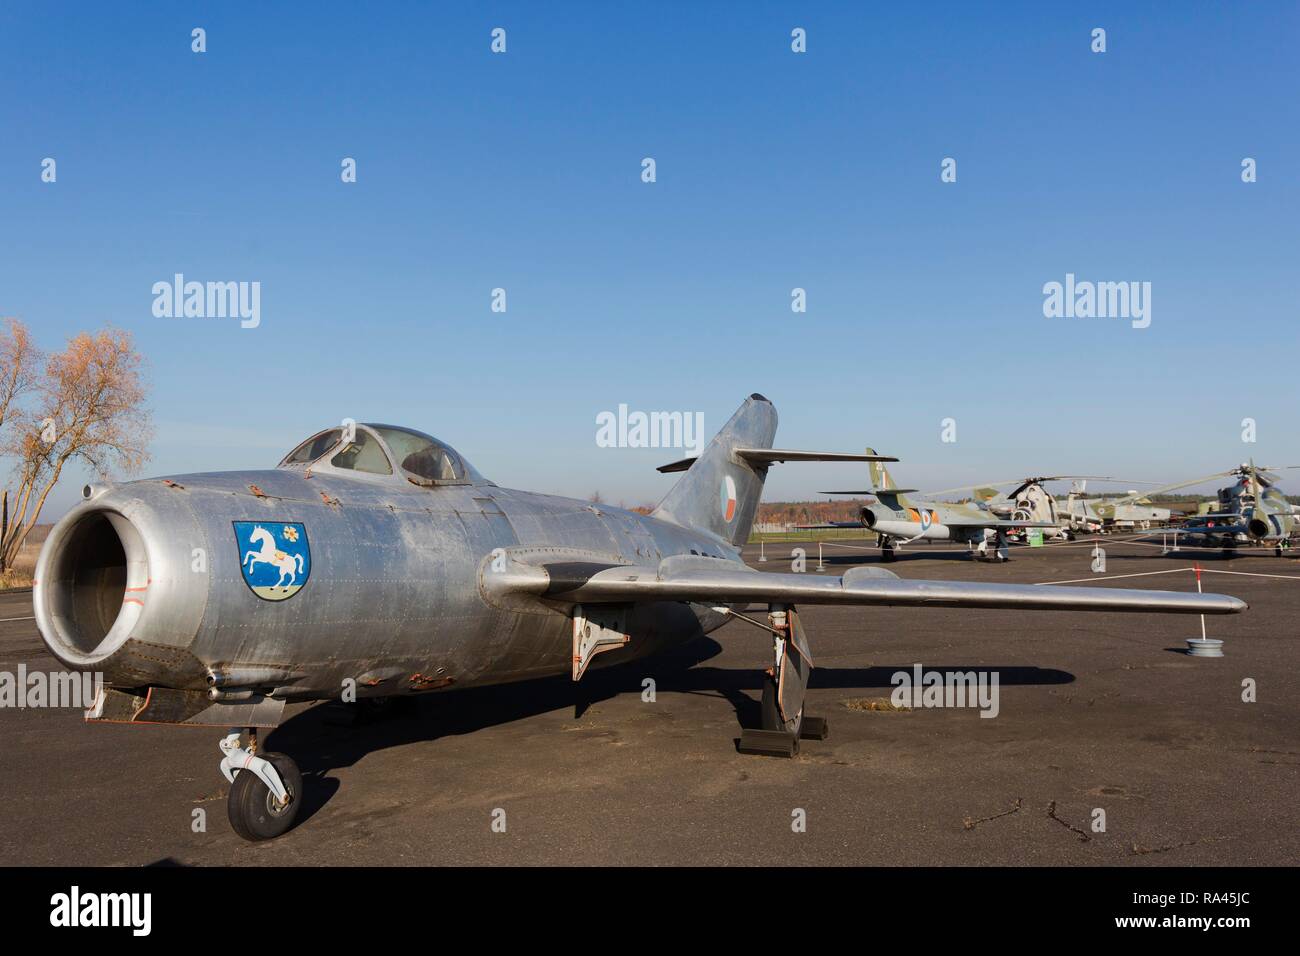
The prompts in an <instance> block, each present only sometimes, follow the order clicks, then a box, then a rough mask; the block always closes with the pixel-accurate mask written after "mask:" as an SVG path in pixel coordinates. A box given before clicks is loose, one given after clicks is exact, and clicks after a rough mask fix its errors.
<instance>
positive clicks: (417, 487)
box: [33, 395, 1246, 840]
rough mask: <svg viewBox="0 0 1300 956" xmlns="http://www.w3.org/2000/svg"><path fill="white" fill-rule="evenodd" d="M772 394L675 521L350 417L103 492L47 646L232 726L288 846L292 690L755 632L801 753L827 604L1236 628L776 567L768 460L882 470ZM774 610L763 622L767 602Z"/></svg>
mask: <svg viewBox="0 0 1300 956" xmlns="http://www.w3.org/2000/svg"><path fill="white" fill-rule="evenodd" d="M776 425H777V416H776V410H775V409H774V408H773V406H772V403H771V402H769V401H768V400H767V399H766V398H764V397H763V396H761V395H751V396H750V397H749V398H748V399H747V400H746V401H745V402H744V404H743V405H742V406H741V407H740V409H739V410H738V411H737V412H736V413H735V415H734V416H733V417H732V418H731V419H730V420H729V421H728V422H727V423H726V425H725V426H723V428H722V430H721V431H719V432H718V434H717V435H716V436H715V437H714V438H713V439H712V441H711V442H710V443H709V444H708V445H707V446H706V448H705V449H704V451H703V452H702V453H701V454H700V455H699V457H698V458H697V459H695V460H691V461H689V463H687V464H685V465H684V468H683V469H681V470H684V471H685V474H683V475H682V477H681V478H680V479H679V480H678V481H677V482H676V484H674V485H673V487H672V489H671V490H670V491H669V492H668V494H667V496H666V497H665V498H664V499H663V501H662V502H660V504H659V506H658V507H657V508H656V509H655V511H654V512H653V513H652V514H650V515H640V514H636V513H632V512H629V511H624V510H622V509H620V508H611V507H607V506H605V505H600V504H593V503H591V502H587V501H579V500H574V499H570V498H560V497H555V496H551V495H543V494H533V493H530V492H525V491H515V490H511V489H508V488H502V487H499V486H497V485H496V484H494V483H492V482H491V481H488V480H487V479H486V478H484V477H483V476H482V475H480V474H479V473H478V472H477V471H476V470H475V469H474V468H473V467H472V466H471V465H470V464H469V463H468V462H467V461H466V460H465V459H464V458H463V457H462V456H461V455H460V454H459V453H457V452H456V451H455V450H454V449H453V448H452V447H451V446H449V445H447V444H444V443H443V442H440V441H438V440H437V439H435V438H432V437H430V436H429V435H426V434H424V433H422V432H419V431H415V430H412V429H409V428H398V427H392V426H388V425H365V424H352V423H349V424H348V425H347V426H345V427H340V428H329V429H326V430H324V431H322V432H320V433H318V434H316V435H313V436H312V437H310V438H308V439H307V440H306V441H304V442H303V443H302V444H300V445H299V446H298V447H296V448H295V449H293V451H291V452H290V453H289V454H288V455H287V456H286V457H285V458H284V459H283V460H282V461H281V462H280V464H279V465H278V466H277V467H276V468H273V469H270V470H265V471H231V472H215V473H206V474H190V475H175V476H172V477H169V478H155V479H145V480H140V481H132V482H128V483H124V484H120V485H116V486H96V485H91V486H88V487H87V488H86V489H85V492H84V500H83V501H82V502H80V503H79V504H78V505H77V506H76V507H74V508H73V509H72V510H71V511H70V512H69V513H68V514H67V515H66V516H64V517H63V518H62V519H61V520H60V521H59V522H58V523H57V524H56V525H55V527H54V528H53V529H52V531H51V533H50V535H49V537H48V539H47V540H46V542H45V545H44V548H43V549H42V551H41V555H40V558H39V561H38V564H37V569H36V574H35V578H36V582H35V584H34V587H33V600H34V604H35V614H36V621H37V626H38V627H39V629H40V632H41V635H42V637H43V639H44V641H45V645H46V647H47V648H48V649H49V651H50V653H51V654H53V655H54V656H55V657H56V658H58V660H59V661H61V662H62V663H63V664H64V665H65V666H67V667H68V668H71V669H73V670H77V671H95V672H99V673H100V674H102V675H103V679H104V682H105V686H104V688H103V690H102V692H101V693H100V694H99V695H98V697H97V698H96V700H95V703H94V706H93V707H92V708H91V709H90V710H89V711H88V712H87V719H88V720H90V721H92V722H99V721H119V722H123V723H128V724H131V723H152V724H158V723H172V724H188V725H199V726H213V727H221V728H224V729H225V731H226V735H225V737H224V738H223V739H222V740H221V742H220V749H221V752H222V754H223V759H222V761H221V770H222V772H223V773H224V774H225V776H226V778H227V779H228V780H229V781H230V782H231V787H230V792H229V796H228V800H227V809H228V813H229V816H230V821H231V824H232V827H233V829H234V830H235V832H236V833H238V834H239V835H240V836H242V837H244V838H246V839H250V840H261V839H268V838H271V837H275V836H278V835H279V834H281V833H283V832H284V831H286V830H287V829H288V828H289V827H290V826H291V825H292V823H293V821H294V818H295V816H296V815H297V813H298V808H299V806H300V805H301V803H302V797H303V789H302V788H303V780H302V776H301V774H300V773H299V770H298V767H297V765H296V764H295V762H294V761H293V759H292V758H291V757H290V756H288V755H286V754H282V753H271V752H263V751H262V750H260V749H259V747H258V742H257V731H258V728H266V727H274V726H277V725H278V724H279V722H280V719H281V716H282V712H283V710H284V708H285V705H286V703H287V702H289V701H310V700H347V699H348V698H347V696H346V692H347V691H348V690H349V688H350V689H352V690H353V691H355V694H356V697H357V700H359V701H361V700H366V699H370V698H386V697H394V696H405V695H416V694H427V693H434V692H445V691H446V690H447V689H450V688H461V687H471V686H476V685H487V684H504V683H509V682H513V681H522V680H527V679H531V678H544V677H552V676H555V675H561V674H564V675H568V676H569V677H571V678H572V679H573V680H575V681H576V680H579V679H580V678H581V677H582V676H583V674H584V673H585V671H586V670H587V667H588V665H589V664H590V663H591V662H592V660H593V658H594V657H595V656H596V655H598V654H599V655H600V663H602V664H612V663H616V662H620V661H628V660H632V659H636V658H641V657H644V656H646V655H649V654H653V653H655V652H658V651H661V650H663V649H665V648H668V647H672V646H674V645H678V644H682V643H684V642H687V641H690V640H692V639H695V638H698V637H700V636H701V635H703V634H706V633H708V632H710V631H713V630H715V629H716V628H718V627H720V626H722V625H723V624H725V623H727V622H728V621H730V620H732V619H740V620H742V621H743V622H744V623H746V624H747V625H751V626H754V627H756V628H757V629H759V630H761V631H762V632H763V635H764V638H765V640H766V641H768V642H769V643H768V651H767V660H766V662H765V663H761V664H760V663H759V662H758V661H756V667H761V666H765V667H766V668H767V670H766V676H765V679H764V681H763V693H762V707H761V713H762V715H763V716H762V728H761V729H755V730H746V731H744V733H743V734H742V737H741V750H742V751H743V752H746V753H774V754H781V755H785V756H788V755H790V754H791V753H792V752H793V751H794V749H795V748H797V745H798V740H799V738H800V737H801V736H802V737H805V738H806V737H815V736H821V735H824V733H825V722H824V721H822V720H820V719H819V718H815V717H811V716H805V714H804V693H805V690H806V688H807V685H808V677H809V672H810V669H811V668H812V666H813V655H812V650H811V648H810V644H809V640H808V636H807V634H806V633H805V630H804V627H803V624H802V620H801V617H800V613H799V610H798V609H799V608H800V607H801V606H803V605H809V604H838V605H885V606H905V607H916V608H924V607H940V608H951V607H970V608H1001V609H1010V610H1014V611H1028V610H1053V609H1056V610H1072V611H1080V610H1085V611H1130V612H1171V613H1187V614H1230V613H1233V612H1236V611H1240V610H1242V609H1243V608H1244V607H1245V606H1246V605H1245V603H1244V602H1242V601H1240V600H1238V599H1237V598H1233V597H1228V596H1226V595H1217V594H1206V595H1200V594H1192V593H1173V592H1168V591H1140V590H1128V589H1114V588H1097V587H1051V586H1041V587H1040V586H1033V585H1020V584H999V583H991V582H980V583H966V582H951V581H906V580H900V579H899V578H898V577H897V576H896V575H894V574H892V573H890V572H889V571H887V570H885V569H883V568H878V567H858V568H851V569H849V570H847V571H845V572H844V574H843V575H841V576H827V575H816V574H807V573H802V574H800V573H764V572H759V571H756V570H753V569H752V568H750V567H749V566H748V565H746V564H745V563H744V562H743V561H742V560H741V546H742V545H743V544H744V543H745V542H746V540H747V539H748V536H749V531H750V526H751V523H752V522H753V520H754V515H755V512H756V509H757V507H758V503H759V497H760V494H761V492H762V488H763V483H764V480H765V478H766V477H767V473H768V469H769V468H770V466H771V465H773V464H774V463H777V462H786V461H827V460H830V461H870V462H872V464H873V465H876V464H879V463H880V462H881V461H885V460H893V459H882V458H881V457H880V456H875V455H870V454H868V455H840V454H824V453H818V452H801V451H786V450H782V449H774V448H773V447H772V443H773V439H774V438H775V435H776ZM751 603H757V604H759V605H761V606H763V609H764V610H763V612H760V614H759V615H758V616H751V615H749V614H747V613H745V609H746V608H747V607H748V605H750V604H751Z"/></svg>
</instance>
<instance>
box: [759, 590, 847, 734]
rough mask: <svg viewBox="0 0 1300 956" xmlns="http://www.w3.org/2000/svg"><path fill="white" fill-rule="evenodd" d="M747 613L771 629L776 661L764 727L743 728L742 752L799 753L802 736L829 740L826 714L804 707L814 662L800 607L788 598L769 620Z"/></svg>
mask: <svg viewBox="0 0 1300 956" xmlns="http://www.w3.org/2000/svg"><path fill="white" fill-rule="evenodd" d="M738 616H740V615H738ZM743 619H744V620H746V621H748V622H749V623H751V624H754V625H756V626H758V627H762V628H763V629H764V630H766V631H769V632H770V633H771V635H772V655H773V665H772V666H771V667H770V668H768V669H767V670H766V671H765V672H764V675H763V700H762V704H761V707H760V711H761V714H762V727H761V729H756V730H755V729H751V730H745V731H742V732H741V735H740V752H741V753H743V754H756V755H759V756H765V757H793V756H794V755H795V754H797V753H798V752H799V741H800V740H801V739H803V740H825V739H826V737H827V736H829V733H830V728H829V726H828V725H827V723H826V720H825V718H822V717H810V716H808V715H807V714H805V713H804V695H805V693H806V692H807V690H808V675H809V673H810V672H811V671H812V666H813V664H812V653H811V652H810V651H809V650H808V638H807V636H806V635H805V634H804V629H803V624H802V623H801V622H800V620H799V616H798V614H797V613H796V612H795V609H794V608H793V607H790V606H788V605H784V604H773V605H771V606H770V607H769V608H768V614H767V622H768V623H767V625H766V626H764V625H763V624H761V623H760V622H758V621H755V620H753V619H752V618H748V617H745V618H743Z"/></svg>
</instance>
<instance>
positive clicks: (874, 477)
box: [867, 448, 907, 505]
mask: <svg viewBox="0 0 1300 956" xmlns="http://www.w3.org/2000/svg"><path fill="white" fill-rule="evenodd" d="M876 453H877V452H876V450H875V449H874V448H868V449H867V454H868V455H874V454H876ZM867 467H868V468H870V469H871V487H872V489H874V491H875V493H876V497H877V498H889V499H890V500H889V501H887V502H885V504H893V503H894V502H897V504H899V505H906V504H907V498H906V497H905V496H904V495H890V494H882V492H884V491H885V489H887V488H897V487H898V485H896V484H895V483H894V479H893V478H891V477H890V475H889V469H888V468H886V467H885V463H884V462H883V461H873V462H869V463H868V464H867Z"/></svg>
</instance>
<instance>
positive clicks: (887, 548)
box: [880, 534, 897, 561]
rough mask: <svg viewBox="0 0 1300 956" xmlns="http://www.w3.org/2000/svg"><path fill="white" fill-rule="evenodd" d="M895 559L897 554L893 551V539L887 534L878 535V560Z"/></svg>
mask: <svg viewBox="0 0 1300 956" xmlns="http://www.w3.org/2000/svg"><path fill="white" fill-rule="evenodd" d="M896 559H897V555H896V554H895V552H894V539H893V538H891V537H889V536H888V535H883V534H882V535H881V536H880V560H881V561H894V560H896Z"/></svg>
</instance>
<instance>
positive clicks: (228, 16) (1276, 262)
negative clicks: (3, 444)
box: [0, 2, 1300, 514]
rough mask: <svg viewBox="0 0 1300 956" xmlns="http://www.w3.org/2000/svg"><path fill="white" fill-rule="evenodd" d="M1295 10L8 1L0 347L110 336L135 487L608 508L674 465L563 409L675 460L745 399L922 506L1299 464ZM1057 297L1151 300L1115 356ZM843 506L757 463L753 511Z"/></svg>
mask: <svg viewBox="0 0 1300 956" xmlns="http://www.w3.org/2000/svg"><path fill="white" fill-rule="evenodd" d="M1298 10H1300V5H1297V4H1296V3H1252V4H1249V5H1243V4H1194V3H1186V4H1183V3H1180V4H1148V3H1143V4H1134V3H1115V4H1053V3H1025V4H997V5H989V6H988V7H983V6H981V5H977V4H972V3H953V4H926V5H920V4H905V5H904V4H871V5H868V4H843V5H839V4H833V3H817V4H810V5H797V4H740V3H707V4H687V3H660V4H617V5H616V4H603V3H602V4H597V3H593V4H546V5H542V4H533V3H521V4H491V3H488V4H473V5H471V4H426V3H409V4H385V5H382V7H381V6H380V5H363V4H356V3H320V4H314V5H312V6H310V7H302V8H294V7H292V6H291V5H288V4H265V3H252V2H238V3H236V2H231V3H209V4H185V3H167V4H163V3H157V4H138V3H114V4H93V5H92V4H7V5H6V6H5V7H4V8H2V9H0V219H2V220H3V223H4V229H3V231H2V232H0V244H2V245H0V314H3V315H14V316H17V317H19V318H21V319H22V320H24V321H25V322H27V323H28V324H29V325H30V326H31V327H32V328H33V329H34V330H35V331H36V333H37V335H38V338H39V339H40V342H41V344H42V345H43V346H45V347H46V348H53V347H57V346H58V345H59V344H61V342H62V341H63V340H64V339H65V338H66V337H67V336H68V335H70V334H72V333H74V332H76V331H78V330H81V329H85V328H89V327H95V326H98V325H101V324H103V323H112V324H114V325H117V326H120V327H123V328H126V329H129V330H131V331H132V332H133V333H134V334H135V336H136V338H137V340H138V343H139V345H140V347H141V349H142V350H143V351H144V353H145V354H146V356H147V357H148V360H149V364H150V382H151V394H152V404H153V414H154V417H155V420H156V421H157V423H158V434H157V437H156V440H155V441H154V443H153V448H152V450H153V459H154V460H153V462H152V463H151V464H150V466H149V468H148V472H147V473H150V474H165V473H174V472H180V471H192V470H205V469H222V468H236V467H263V466H265V467H269V466H271V465H273V464H274V463H275V461H276V460H278V457H279V455H280V454H281V453H282V452H283V451H285V450H287V449H288V448H289V447H290V446H291V445H292V444H294V443H295V442H296V441H297V440H298V439H300V438H302V437H304V436H305V435H307V434H308V433H310V432H312V431H313V430H315V429H316V428H318V427H321V426H323V425H326V424H329V423H333V422H336V421H338V420H339V419H341V418H343V417H345V416H350V417H353V418H356V419H358V420H363V421H364V420H381V421H388V422H395V423H403V424H411V425H414V426H416V427H420V428H423V429H425V430H426V431H429V432H432V433H433V434H435V435H438V436H440V437H442V438H444V439H445V440H447V441H449V442H451V443H452V444H454V445H455V446H457V447H458V448H459V449H460V450H461V451H462V452H463V453H464V454H465V455H466V456H467V457H469V458H470V459H471V460H472V461H473V462H474V463H475V464H476V465H477V466H478V468H479V469H480V470H481V471H482V472H483V473H484V474H486V475H487V476H488V477H490V478H492V479H493V480H495V481H497V482H499V483H501V484H508V485H512V486H516V487H525V488H534V489H537V490H544V491H553V492H559V493H566V494H573V495H579V496H582V495H586V494H587V493H589V492H591V491H592V490H594V489H599V490H600V491H601V492H603V493H604V495H605V497H606V498H607V500H614V501H618V500H624V501H626V502H627V503H628V504H635V503H640V502H645V501H653V500H657V498H658V497H659V496H660V495H661V494H662V493H663V491H665V490H666V489H667V487H668V486H669V484H670V483H671V479H670V478H669V477H666V476H661V475H657V474H656V473H655V472H654V471H653V466H654V465H656V464H659V463H661V462H662V461H665V460H670V459H672V458H676V457H678V455H677V454H676V453H674V452H671V451H670V452H669V453H667V454H665V453H664V452H663V451H655V450H644V451H643V450H627V449H612V450H611V449H602V448H598V447H597V446H596V443H595V437H594V436H595V431H596V427H595V416H596V414H597V413H598V412H600V411H602V410H613V409H615V408H617V406H618V404H619V403H626V404H628V405H629V406H631V407H632V408H633V409H642V410H656V409H670V410H672V409H677V410H685V411H702V412H703V413H704V415H705V421H706V427H707V428H708V430H709V432H710V433H711V432H712V431H713V430H714V429H715V428H716V427H717V426H718V425H720V424H721V423H722V421H723V420H724V419H725V418H726V417H727V416H729V415H730V413H731V412H732V411H733V410H734V408H735V407H736V406H737V405H738V404H739V402H740V401H741V400H742V398H743V397H744V396H745V395H747V394H749V393H750V392H753V391H760V392H763V393H764V394H766V395H768V396H769V397H770V398H771V399H772V400H773V401H774V402H775V403H776V405H777V408H778V410H779V412H780V414H781V422H782V424H781V429H780V432H779V434H778V443H779V444H783V445H786V446H790V447H804V448H825V449H841V450H844V449H847V450H854V449H860V448H861V447H862V446H864V445H866V444H871V445H874V446H875V447H877V448H878V449H880V450H881V451H882V452H885V453H888V454H894V455H898V456H900V457H902V458H903V459H904V462H903V464H901V465H899V466H896V477H898V478H899V479H900V481H902V482H903V483H905V484H908V485H921V486H922V487H926V486H930V487H933V486H936V485H938V486H945V485H955V484H963V483H966V482H968V481H979V480H991V479H996V478H1001V477H1012V476H1014V475H1017V474H1019V473H1022V472H1033V471H1038V470H1086V471H1089V472H1099V471H1100V472H1110V473H1121V474H1124V475H1126V476H1129V477H1134V478H1147V477H1149V478H1151V479H1153V480H1167V481H1173V480H1176V479H1178V478H1180V477H1190V476H1192V475H1195V474H1198V473H1201V472H1209V471H1216V470H1220V469H1226V468H1228V467H1230V466H1232V465H1233V464H1235V463H1237V462H1239V461H1241V460H1243V459H1244V458H1245V457H1246V456H1247V455H1249V454H1254V455H1255V457H1256V458H1257V459H1259V460H1263V461H1265V462H1267V463H1270V464H1293V463H1300V441H1297V438H1298V437H1300V427H1298V426H1297V415H1298V413H1300V403H1298V402H1297V401H1296V399H1297V385H1296V376H1295V374H1294V371H1293V365H1294V363H1295V362H1296V360H1297V357H1300V350H1298V349H1297V346H1300V334H1298V333H1297V327H1298V322H1300V309H1298V308H1297V302H1298V299H1300V290H1297V273H1298V270H1297V253H1298V252H1300V226H1298V222H1300V220H1298V217H1297V213H1300V186H1298V185H1297V178H1296V177H1297V171H1298V170H1300V149H1298V147H1300V96H1298V95H1297V94H1300V66H1297V56H1296V42H1297V38H1298V37H1300V30H1298V29H1297V28H1298V27H1300V13H1298V12H1297V11H1298ZM196 26H201V27H204V28H205V29H206V30H207V43H208V52H207V53H205V54H202V55H196V54H194V53H192V52H191V50H190V42H191V41H190V31H191V29H192V28H194V27H196ZM1098 26H1100V27H1104V28H1105V29H1106V31H1107V46H1108V50H1107V52H1106V53H1104V54H1093V53H1092V52H1090V31H1091V30H1092V29H1093V28H1094V27H1098ZM494 27H503V28H505V29H506V31H507V38H508V39H507V42H508V52H507V53H506V54H505V55H493V54H492V53H491V52H490V50H489V43H490V36H489V34H490V31H491V30H492V29H493V28H494ZM794 27H804V28H805V29H806V30H807V34H808V52H807V53H806V54H802V55H796V54H794V53H792V52H791V50H790V31H791V29H792V28H794ZM47 156H50V157H54V158H55V159H56V160H57V162H58V182H57V183H55V184H52V185H51V184H44V183H42V182H41V181H40V176H39V174H40V162H41V160H42V159H43V158H44V157H47ZM345 156H351V157H355V158H356V160H357V163H358V180H359V181H358V182H357V183H355V184H344V183H342V182H341V181H340V178H339V172H340V161H341V159H342V158H343V157H345ZM646 156H650V157H654V158H655V160H656V162H657V167H658V170H657V171H658V182H656V183H654V184H645V183H642V182H641V179H640V172H641V165H640V164H641V160H642V158H643V157H646ZM947 156H951V157H954V158H956V159H957V161H958V181H957V182H956V183H955V184H944V183H941V182H940V180H939V171H940V161H941V160H942V159H943V158H944V157H947ZM1248 156H1249V157H1254V158H1255V159H1256V160H1257V162H1258V171H1259V172H1258V175H1259V181H1258V182H1257V183H1254V184H1249V185H1247V184H1243V183H1242V182H1241V179H1240V163H1241V160H1242V158H1243V157H1248ZM176 272H182V273H184V274H185V275H186V277H187V278H189V279H197V280H201V281H206V280H223V281H224V280H244V281H254V280H256V281H259V282H261V284H262V318H261V326H260V327H259V328H257V329H241V328H240V327H239V325H238V323H237V322H236V321H233V320H229V319H226V320H221V319H164V318H155V317H154V316H153V314H152V311H151V306H152V302H153V296H152V293H151V291H150V290H151V287H152V285H153V283H155V282H157V281H160V280H170V278H171V276H172V275H173V274H174V273H176ZM1067 272H1072V273H1075V274H1076V275H1077V276H1078V277H1079V278H1080V279H1092V280H1110V281H1123V280H1136V281H1149V282H1151V283H1152V286H1153V291H1152V324H1151V327H1150V328H1148V329H1145V330H1135V329H1132V328H1131V327H1130V325H1129V323H1128V322H1127V321H1125V320H1121V319H1099V318H1094V319H1047V318H1044V316H1043V312H1042V302H1043V295H1042V286H1043V284H1044V283H1045V282H1049V281H1053V280H1056V281H1061V280H1063V279H1064V277H1065V274H1066V273H1067ZM498 286H500V287H504V288H505V289H506V290H507V296H508V312H507V313H505V314H495V313H493V312H491V311H490V310H489V303H490V298H489V296H490V290H491V289H492V288H494V287H498ZM796 286H799V287H803V288H805V289H806V290H807V294H808V311H807V313H806V314H804V315H796V314H793V313H792V312H791V311H790V290H791V289H792V288H793V287H796ZM946 416H952V417H954V418H955V419H956V420H957V427H958V441H957V442H956V443H955V444H943V443H941V442H940V440H939V439H940V420H941V419H942V418H944V417H946ZM1246 416H1252V417H1254V418H1256V419H1257V420H1258V423H1259V442H1258V444H1257V445H1255V446H1246V445H1243V444H1242V442H1241V441H1240V435H1239V432H1240V426H1239V423H1240V421H1241V419H1242V418H1243V417H1246ZM865 480H866V476H865V473H860V472H859V471H858V470H856V469H854V468H851V467H848V466H829V465H828V466H785V468H784V470H779V471H778V472H776V473H774V476H773V478H772V479H771V481H770V482H769V490H768V495H767V497H768V498H769V499H772V500H775V499H780V498H786V499H788V498H793V497H805V496H809V495H811V494H812V493H813V492H814V491H815V490H817V489H819V488H825V487H828V486H838V487H846V486H853V485H855V484H857V485H861V484H862V483H863V482H864V481H865ZM69 484H70V483H69ZM1296 487H1297V488H1300V483H1296ZM73 491H74V489H73V488H72V487H71V486H69V487H67V488H65V489H64V490H63V491H62V492H61V493H60V495H59V497H58V499H56V502H55V506H54V509H53V511H52V512H51V514H55V513H57V512H58V511H60V510H62V508H63V507H66V504H67V502H68V501H70V500H71V495H72V493H73Z"/></svg>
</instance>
